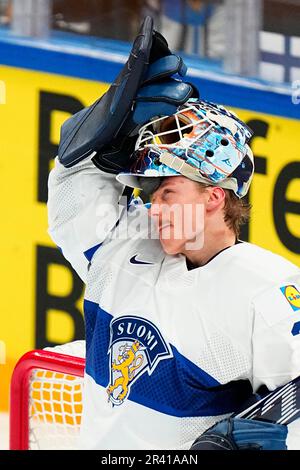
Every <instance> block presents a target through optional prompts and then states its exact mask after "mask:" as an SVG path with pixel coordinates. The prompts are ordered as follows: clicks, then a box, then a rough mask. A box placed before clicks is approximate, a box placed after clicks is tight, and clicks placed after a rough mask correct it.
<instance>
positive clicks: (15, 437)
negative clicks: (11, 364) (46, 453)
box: [10, 342, 85, 450]
mask: <svg viewBox="0 0 300 470" xmlns="http://www.w3.org/2000/svg"><path fill="white" fill-rule="evenodd" d="M77 343H79V342H77ZM82 343H84V342H82ZM71 344H72V343H71ZM55 349H56V348H53V350H34V351H30V352H28V353H26V354H25V355H24V356H22V357H21V359H20V360H19V362H18V363H17V365H16V367H15V369H14V372H13V375H12V379H11V392H10V449H13V450H26V449H32V450H34V449H76V446H77V439H78V434H79V429H80V423H81V413H82V389H83V375H84V366H85V359H84V357H77V356H74V355H69V354H70V352H69V350H70V348H67V354H64V353H62V352H61V351H62V350H63V351H64V349H63V348H61V347H59V351H55ZM68 349H69V350H68ZM73 349H74V348H73ZM77 349H78V348H77ZM82 355H83V354H81V356H82Z"/></svg>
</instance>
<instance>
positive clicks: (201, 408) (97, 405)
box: [48, 160, 300, 449]
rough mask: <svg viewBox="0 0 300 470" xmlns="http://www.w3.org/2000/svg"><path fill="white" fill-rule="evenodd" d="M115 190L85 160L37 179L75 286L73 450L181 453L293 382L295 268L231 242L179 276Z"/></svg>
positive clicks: (298, 301) (298, 367)
mask: <svg viewBox="0 0 300 470" xmlns="http://www.w3.org/2000/svg"><path fill="white" fill-rule="evenodd" d="M123 189H124V187H123V186H122V185H121V184H120V183H118V182H117V181H116V179H115V176H114V175H109V174H106V173H102V172H100V171H99V170H98V169H97V168H95V166H94V165H93V164H92V162H89V161H87V162H82V163H81V164H79V165H77V166H75V167H73V168H70V169H66V168H64V167H63V166H62V165H61V164H60V163H59V162H58V161H57V160H56V164H55V168H54V169H53V170H52V172H51V174H50V178H49V202H48V207H49V232H50V235H51V237H52V239H53V240H54V242H55V243H56V244H57V245H58V246H59V247H60V248H61V249H62V252H63V254H64V256H65V257H66V258H67V259H68V260H69V261H70V263H71V264H72V266H73V267H74V268H75V270H76V271H77V272H78V274H79V275H80V276H81V278H82V280H83V281H84V282H85V283H86V286H87V287H86V292H85V302H84V313H85V324H86V374H85V389H84V390H85V393H84V394H85V398H84V406H83V422H82V431H81V446H82V447H83V448H88V449H188V448H189V447H190V446H191V444H192V442H193V441H194V440H195V439H196V437H197V436H198V435H199V434H201V433H202V432H203V431H204V430H205V429H207V428H208V427H210V426H211V425H213V424H214V422H216V421H218V420H220V419H221V418H222V417H224V416H227V415H228V414H229V413H231V412H233V411H237V410H240V409H243V406H244V404H245V403H246V401H247V399H248V398H249V397H250V396H251V394H252V393H253V391H254V392H255V391H256V390H257V389H258V388H259V387H260V386H261V385H266V387H267V388H268V389H269V390H273V389H275V388H276V387H278V386H279V385H281V384H284V383H285V382H287V381H289V380H291V379H292V378H294V377H296V376H298V375H299V374H300V334H299V333H300V328H299V326H300V270H299V268H298V267H296V266H295V265H293V264H292V263H290V262H288V261H287V260H285V259H283V258H282V257H280V256H277V255H275V254H273V253H271V252H269V251H266V250H264V249H262V248H259V247H257V246H255V245H253V244H249V243H240V244H236V245H234V246H232V247H230V248H227V249H226V250H224V251H222V252H220V253H219V254H218V255H217V256H216V257H214V258H213V259H212V260H211V261H210V262H208V263H207V264H206V265H205V266H202V267H199V268H196V269H193V270H190V271H189V270H188V269H187V266H186V259H185V257H184V256H182V255H176V256H170V255H166V254H165V253H164V252H163V250H162V248H161V245H160V242H159V240H158V239H157V238H149V237H148V238H147V234H146V232H147V230H148V228H147V227H148V223H145V222H146V221H147V220H148V219H149V218H148V214H147V208H146V207H145V206H144V205H142V204H138V205H136V204H133V205H131V206H130V208H129V210H128V211H126V208H125V210H123V213H122V215H121V216H120V211H119V210H118V201H119V199H120V196H121V194H122V192H123ZM112 205H113V207H114V208H115V210H113V209H112ZM128 214H130V217H129V216H128V217H126V215H128ZM128 219H129V220H128ZM133 224H134V225H135V228H136V227H137V226H139V234H138V235H136V230H135V231H134V232H133V231H132V232H131V231H130V227H131V226H132V225H133ZM108 233H110V236H108ZM113 235H115V236H113ZM299 448H300V443H299Z"/></svg>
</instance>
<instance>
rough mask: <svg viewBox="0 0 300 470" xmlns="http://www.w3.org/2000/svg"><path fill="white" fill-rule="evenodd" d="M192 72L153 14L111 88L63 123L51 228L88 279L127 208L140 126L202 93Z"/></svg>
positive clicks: (53, 186) (51, 197)
mask: <svg viewBox="0 0 300 470" xmlns="http://www.w3.org/2000/svg"><path fill="white" fill-rule="evenodd" d="M185 73H186V67H185V65H184V63H183V61H182V59H181V58H180V57H177V56H175V55H173V54H172V53H171V52H170V50H169V49H168V45H167V42H166V41H165V39H164V38H163V37H162V36H161V35H160V34H159V33H157V32H155V31H153V22H152V19H151V18H149V17H147V18H146V19H145V21H144V23H143V25H142V27H141V30H140V32H139V34H138V35H137V37H136V39H135V41H134V44H133V47H132V50H131V53H130V56H129V58H128V61H127V62H126V64H125V65H124V67H123V69H122V70H121V72H120V74H119V75H118V77H117V78H116V80H115V81H114V83H113V84H112V85H111V87H110V88H109V90H108V91H107V93H105V94H104V95H103V96H102V97H101V98H100V99H98V100H97V101H96V102H95V103H94V104H92V105H91V106H89V107H88V108H84V109H83V110H81V111H80V112H79V113H77V114H75V115H74V116H72V117H71V118H70V119H68V120H67V121H66V122H65V123H64V124H63V126H62V130H61V139H60V145H59V151H58V157H57V159H56V162H55V168H54V169H53V170H52V172H51V174H50V178H49V201H48V207H49V233H50V235H51V237H52V239H53V240H54V242H55V243H56V244H57V245H58V246H59V247H60V248H61V250H62V252H63V254H64V256H65V257H66V259H68V260H69V261H70V263H71V264H72V266H73V267H74V268H75V270H76V271H77V272H78V274H79V275H80V277H81V278H82V280H83V281H85V278H86V273H87V267H88V264H89V262H90V260H91V257H92V254H93V252H94V251H95V250H96V249H97V247H98V246H99V244H101V243H102V242H103V241H104V240H105V239H106V237H107V235H108V234H109V233H110V231H111V230H112V229H113V228H114V226H115V224H116V223H117V221H118V218H119V216H120V207H119V206H118V202H119V199H120V196H121V194H122V192H123V189H124V187H123V186H122V185H121V184H120V183H118V182H117V181H116V179H115V175H116V174H118V173H120V172H121V171H122V170H123V169H124V167H125V166H126V165H127V163H128V159H129V157H130V155H131V154H132V152H133V150H134V145H135V142H136V138H137V134H138V131H139V129H140V127H141V126H142V125H143V124H144V123H145V122H146V121H148V120H149V119H151V118H152V117H154V116H163V115H170V114H173V113H174V112H175V111H176V109H177V107H178V106H180V105H181V104H183V103H184V102H185V101H186V100H187V99H188V98H190V97H191V96H196V94H197V92H196V90H195V89H194V87H193V86H192V85H191V84H189V83H184V82H183V81H182V80H181V79H179V76H184V75H185ZM174 74H175V75H176V79H174V78H171V77H172V75H174Z"/></svg>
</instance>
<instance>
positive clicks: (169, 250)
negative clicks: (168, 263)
mask: <svg viewBox="0 0 300 470" xmlns="http://www.w3.org/2000/svg"><path fill="white" fill-rule="evenodd" d="M160 243H161V246H162V249H163V250H164V252H165V253H166V254H167V255H178V254H179V253H181V252H182V244H181V243H180V245H179V244H178V242H177V243H176V242H172V241H170V240H160Z"/></svg>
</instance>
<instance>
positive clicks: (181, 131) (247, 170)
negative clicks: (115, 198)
mask: <svg viewBox="0 0 300 470" xmlns="http://www.w3.org/2000/svg"><path fill="white" fill-rule="evenodd" d="M252 135H253V133H252V131H251V130H250V129H249V127H248V126H247V125H246V124H245V123H243V122H242V121H240V120H239V118H238V117H237V116H236V115H235V114H234V113H232V112H230V111H228V110H227V109H225V108H224V107H223V106H220V105H217V104H214V103H210V102H208V101H199V100H197V99H190V100H188V101H187V103H186V104H184V105H183V106H181V107H180V108H179V110H178V112H177V113H175V114H173V115H172V116H168V117H162V118H158V119H154V120H152V121H150V122H148V123H147V124H145V125H144V126H143V127H142V128H141V129H140V132H139V136H138V139H137V142H136V146H135V152H134V153H133V155H132V157H131V159H130V164H129V167H128V168H127V170H126V171H125V172H124V173H120V174H119V175H118V176H117V179H118V181H120V182H121V183H122V184H126V185H127V186H130V187H135V188H140V189H144V186H145V184H144V183H146V186H147V192H151V191H149V189H151V187H152V188H156V187H157V184H156V183H157V181H159V180H157V179H156V178H157V177H159V178H161V177H164V176H178V175H183V176H186V177H187V178H190V179H192V180H194V181H199V182H202V183H205V184H209V185H215V186H220V187H222V188H226V189H231V190H232V191H234V193H235V194H236V195H237V196H238V197H239V198H242V197H244V196H245V195H246V194H247V192H248V189H249V186H250V183H251V180H252V177H253V172H254V164H253V154H252V151H251V149H250V147H249V145H248V142H249V139H250V138H251V137H252ZM155 180H156V181H155ZM154 190H155V189H154ZM152 191H153V189H152Z"/></svg>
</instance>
